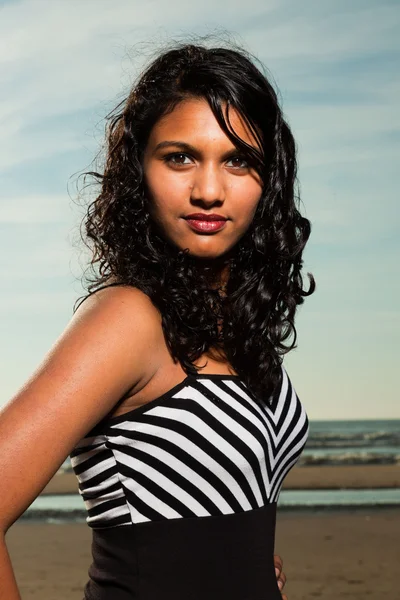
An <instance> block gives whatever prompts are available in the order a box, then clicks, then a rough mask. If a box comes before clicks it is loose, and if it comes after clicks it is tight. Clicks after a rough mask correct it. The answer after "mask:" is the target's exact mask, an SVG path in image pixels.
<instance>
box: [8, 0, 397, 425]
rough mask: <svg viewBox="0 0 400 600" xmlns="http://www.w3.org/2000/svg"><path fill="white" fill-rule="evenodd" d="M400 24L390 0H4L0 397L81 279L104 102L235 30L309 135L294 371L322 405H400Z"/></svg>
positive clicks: (308, 396)
mask: <svg viewBox="0 0 400 600" xmlns="http://www.w3.org/2000/svg"><path fill="white" fill-rule="evenodd" d="M399 26H400V5H399V3H398V2H397V1H391V2H390V1H385V0H352V2H348V0H334V1H333V0H332V1H331V0H303V1H302V2H298V1H297V0H260V1H258V0H248V1H247V2H242V1H234V0H232V1H231V2H229V3H228V4H226V3H217V2H215V1H214V0H213V1H211V0H203V1H202V2H201V3H188V2H187V1H185V2H183V1H181V0H169V1H161V0H153V1H150V2H143V1H140V2H139V1H137V0H113V1H109V0H85V1H84V2H79V3H77V2H69V1H68V0H58V1H56V2H52V1H50V0H47V1H45V0H18V1H15V0H8V1H1V0H0V84H1V90H2V94H1V97H0V121H1V138H2V140H1V141H2V143H1V145H0V189H1V192H0V193H1V200H0V232H1V236H0V245H1V247H0V276H1V281H2V293H1V296H0V315H1V320H0V323H1V325H0V334H1V336H0V337H1V344H0V361H1V365H2V369H1V370H2V378H1V396H0V405H1V404H3V403H4V402H6V401H8V399H9V398H10V397H11V396H12V394H14V393H15V392H16V391H17V390H18V389H19V388H20V387H21V386H22V385H23V384H24V382H25V380H26V379H27V378H28V377H29V375H30V374H31V373H32V372H33V370H34V369H35V368H36V367H37V366H38V365H39V363H40V362H41V361H42V360H43V358H44V356H45V354H46V352H47V351H48V350H49V349H50V347H51V346H52V344H53V343H54V341H55V340H56V339H57V337H58V336H59V335H60V334H61V332H62V330H63V329H64V327H65V326H66V325H67V323H68V321H69V320H70V318H71V316H72V306H73V303H74V301H75V300H76V298H77V297H78V296H80V295H81V294H82V293H83V288H82V287H81V284H80V276H81V273H82V268H83V267H84V265H85V260H86V257H87V255H86V253H85V251H84V250H83V248H82V246H79V245H78V244H79V230H78V227H79V222H80V218H81V216H82V209H81V208H79V206H77V205H76V204H75V203H74V202H73V200H72V199H73V198H76V187H75V182H76V174H77V173H79V172H81V171H83V170H85V169H87V168H89V166H90V163H91V161H92V159H93V158H94V156H95V154H96V153H97V151H98V148H99V144H100V143H101V142H102V139H103V131H104V129H103V128H104V116H105V115H106V113H107V112H108V111H109V110H110V109H111V108H112V107H113V106H114V105H116V104H117V103H118V101H119V100H121V99H122V97H123V95H124V94H125V93H126V91H127V90H128V89H129V86H130V85H131V83H132V82H133V80H134V79H135V77H136V75H137V73H138V72H139V71H140V68H141V66H142V65H143V62H145V61H147V60H148V59H149V58H150V57H151V54H152V53H154V52H156V51H157V49H158V48H161V47H162V43H163V42H164V41H165V42H168V40H170V39H171V38H172V37H173V38H175V39H179V40H183V39H185V40H186V39H190V35H191V34H205V33H213V32H214V33H216V34H217V35H218V32H219V31H228V32H230V33H231V34H232V35H233V37H234V39H235V40H236V41H237V42H239V43H241V44H243V45H244V46H245V47H247V48H248V49H249V50H250V51H251V52H253V53H254V54H255V55H256V56H257V57H258V58H259V59H261V60H262V61H263V62H264V64H265V65H266V67H267V68H268V70H269V72H270V74H271V76H272V78H273V81H274V82H275V84H276V85H277V86H278V88H279V91H280V97H281V101H282V105H283V110H284V113H285V116H286V118H287V120H288V122H289V124H290V126H291V127H292V130H293V133H294V136H295V138H296V140H297V143H298V148H299V154H298V158H299V180H300V185H301V197H302V202H303V211H304V214H305V215H306V216H307V218H309V219H310V220H311V223H312V228H313V229H312V234H311V238H310V240H309V242H308V245H307V247H306V250H305V252H304V261H305V269H304V274H305V273H306V272H307V271H311V272H312V273H313V274H314V276H315V278H316V283H317V291H316V292H315V293H314V295H313V296H311V297H310V298H306V299H305V303H304V305H303V306H301V307H300V308H299V311H298V315H297V321H296V327H297V332H298V348H297V349H295V350H293V351H292V352H290V353H289V354H288V355H286V357H285V363H284V364H285V366H286V368H287V370H288V372H289V375H290V377H291V380H292V382H293V384H294V386H295V388H296V391H297V393H298V395H299V397H300V398H301V400H302V402H303V403H304V405H305V407H306V410H307V413H308V415H309V417H310V419H357V418H358V419H362V418H365V419H369V418H400V403H399V398H398V392H397V386H398V384H397V369H398V362H399V356H400V353H399V351H398V346H399V342H400V319H399V315H400V313H399V302H398V298H399V292H400V290H399V287H400V286H399V281H400V278H399V268H398V263H399V258H400V255H399V249H400V237H399V234H398V232H399V225H400V223H399V221H400V219H399V215H400V210H399V193H398V186H397V180H396V175H397V173H398V170H399V166H400V165H399V155H400V152H399V148H400V116H399V115H400V111H399V106H400V79H399V76H398V71H399V64H400V62H399V49H400V41H399V36H398V32H399ZM216 43H217V38H216Z"/></svg>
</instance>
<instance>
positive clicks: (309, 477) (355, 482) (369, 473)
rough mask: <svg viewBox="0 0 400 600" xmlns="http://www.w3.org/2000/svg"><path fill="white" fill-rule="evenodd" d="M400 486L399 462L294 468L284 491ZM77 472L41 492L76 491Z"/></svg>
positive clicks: (65, 475) (60, 475)
mask: <svg viewBox="0 0 400 600" xmlns="http://www.w3.org/2000/svg"><path fill="white" fill-rule="evenodd" d="M377 488H400V465H399V466H396V465H378V466H377V465H366V466H364V465H361V466H358V465H356V466H340V467H325V466H323V467H296V466H295V467H293V468H292V469H291V471H289V473H288V474H287V476H286V478H285V481H284V484H283V488H282V489H284V490H307V489H309V490H322V489H331V490H332V489H377ZM76 493H78V480H77V478H76V476H75V474H74V473H62V474H59V475H55V476H54V477H53V479H52V480H51V481H50V482H49V483H48V484H47V486H46V487H45V488H44V490H43V492H42V494H76Z"/></svg>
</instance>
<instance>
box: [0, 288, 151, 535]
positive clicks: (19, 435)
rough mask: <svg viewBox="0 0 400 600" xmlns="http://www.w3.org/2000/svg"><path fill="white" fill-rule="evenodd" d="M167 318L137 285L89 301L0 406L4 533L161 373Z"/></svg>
mask: <svg viewBox="0 0 400 600" xmlns="http://www.w3.org/2000/svg"><path fill="white" fill-rule="evenodd" d="M160 322H161V318H160V316H159V313H158V311H157V310H156V309H155V307H154V306H153V305H152V304H151V301H150V299H149V298H148V297H147V296H145V294H143V293H142V292H141V291H140V290H138V289H136V288H127V287H117V288H115V287H111V288H106V289H104V290H100V291H99V292H97V293H95V294H93V295H92V296H90V297H89V298H88V299H87V300H85V302H83V303H82V305H81V306H80V307H79V308H78V310H77V311H76V313H75V314H74V316H73V317H72V319H71V321H70V322H69V324H68V325H67V327H66V329H65V330H64V332H63V333H62V334H61V335H60V337H59V338H58V339H57V340H56V342H55V343H54V345H53V347H52V348H51V349H50V350H49V352H48V353H47V355H46V356H45V357H44V359H43V361H42V363H41V364H40V365H39V367H38V368H37V369H36V370H35V372H34V373H33V374H32V375H31V377H30V378H29V379H28V380H27V381H26V382H25V383H24V385H23V386H22V388H21V389H20V390H19V391H18V392H17V394H16V395H15V396H13V397H12V398H11V399H10V400H9V401H8V402H7V403H6V404H5V405H4V406H3V407H1V408H0V477H1V484H2V489H3V490H4V492H3V493H2V494H1V495H0V528H1V529H2V530H3V531H6V530H7V529H8V528H9V527H10V525H11V524H12V523H13V522H14V521H15V520H16V519H17V518H18V517H19V516H20V515H21V514H22V513H23V512H24V511H25V510H26V508H28V506H29V505H30V504H31V503H32V502H33V500H34V499H35V498H36V497H37V496H38V494H39V493H40V492H41V491H42V490H43V488H44V487H45V486H46V484H47V483H48V481H49V480H50V479H51V478H52V477H53V475H54V474H55V473H56V472H57V470H58V469H59V467H60V466H61V465H62V463H63V461H64V460H65V458H66V457H67V456H68V455H69V454H70V452H71V450H72V449H73V447H74V446H75V445H76V443H77V442H78V441H79V440H80V439H81V438H82V437H84V435H85V434H86V433H87V432H88V431H90V430H91V428H92V427H94V425H96V423H97V422H99V421H100V420H101V419H102V418H103V417H104V416H105V415H107V413H109V411H110V410H111V409H112V408H113V406H114V405H115V404H116V403H117V402H118V400H119V399H120V398H121V397H122V396H123V395H124V394H125V393H126V392H127V391H128V390H129V389H130V388H131V387H132V386H133V385H135V384H136V383H138V382H139V381H141V379H142V378H143V377H145V376H146V375H147V374H149V373H152V372H155V371H156V369H157V365H156V364H154V363H155V361H156V360H157V358H156V356H157V353H156V352H154V346H155V344H156V343H157V339H158V338H159V329H160Z"/></svg>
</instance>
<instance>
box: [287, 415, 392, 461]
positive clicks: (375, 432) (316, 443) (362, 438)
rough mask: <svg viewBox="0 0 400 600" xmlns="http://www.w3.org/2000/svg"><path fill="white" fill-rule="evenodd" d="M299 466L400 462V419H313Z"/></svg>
mask: <svg viewBox="0 0 400 600" xmlns="http://www.w3.org/2000/svg"><path fill="white" fill-rule="evenodd" d="M297 464H298V466H308V465H400V419H391V420H383V419H382V420H359V421H358V420H357V421H356V420H355V421H312V420H311V419H310V432H309V436H308V440H307V443H306V446H305V448H304V450H303V453H302V455H301V456H300V458H299V460H298V463H297Z"/></svg>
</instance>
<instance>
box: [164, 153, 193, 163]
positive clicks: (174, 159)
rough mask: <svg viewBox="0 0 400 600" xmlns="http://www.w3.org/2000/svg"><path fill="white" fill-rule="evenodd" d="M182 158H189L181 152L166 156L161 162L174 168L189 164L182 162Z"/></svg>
mask: <svg viewBox="0 0 400 600" xmlns="http://www.w3.org/2000/svg"><path fill="white" fill-rule="evenodd" d="M182 158H183V159H185V158H189V156H188V155H187V154H184V153H183V152H174V153H173V154H167V155H166V156H164V158H163V160H164V161H165V162H166V163H169V164H172V165H174V166H175V165H176V166H178V165H189V164H190V162H182V160H181V159H182Z"/></svg>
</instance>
